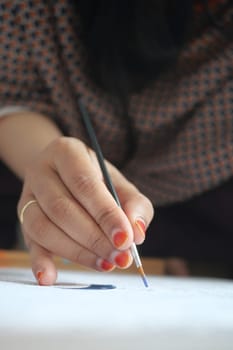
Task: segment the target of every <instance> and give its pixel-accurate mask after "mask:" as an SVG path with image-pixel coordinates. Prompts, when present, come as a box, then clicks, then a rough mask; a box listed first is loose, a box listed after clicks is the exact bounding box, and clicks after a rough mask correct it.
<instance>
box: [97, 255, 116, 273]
mask: <svg viewBox="0 0 233 350" xmlns="http://www.w3.org/2000/svg"><path fill="white" fill-rule="evenodd" d="M96 264H97V266H98V267H99V268H100V269H101V270H103V271H106V272H107V271H111V270H113V269H114V267H115V265H113V264H112V263H110V262H109V261H108V260H106V259H101V258H99V259H98V260H97V263H96Z"/></svg>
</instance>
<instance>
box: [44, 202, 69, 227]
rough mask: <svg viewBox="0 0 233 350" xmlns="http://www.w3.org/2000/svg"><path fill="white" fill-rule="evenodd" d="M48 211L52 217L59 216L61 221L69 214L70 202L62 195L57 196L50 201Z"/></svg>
mask: <svg viewBox="0 0 233 350" xmlns="http://www.w3.org/2000/svg"><path fill="white" fill-rule="evenodd" d="M49 211H50V214H51V216H52V217H53V218H59V220H61V221H62V222H63V221H64V220H66V218H67V217H68V216H69V213H70V211H71V202H70V201H69V200H67V198H66V197H64V196H57V197H56V198H54V199H53V201H52V202H51V203H50V206H49Z"/></svg>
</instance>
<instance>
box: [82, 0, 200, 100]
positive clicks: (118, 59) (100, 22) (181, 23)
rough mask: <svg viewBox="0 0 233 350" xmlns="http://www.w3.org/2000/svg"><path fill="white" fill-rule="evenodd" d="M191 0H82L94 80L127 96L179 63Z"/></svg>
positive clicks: (84, 37)
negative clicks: (177, 61)
mask: <svg viewBox="0 0 233 350" xmlns="http://www.w3.org/2000/svg"><path fill="white" fill-rule="evenodd" d="M192 3H193V1H192V0H180V1H176V0H78V1H76V6H77V8H78V11H79V14H80V18H81V23H82V40H83V42H84V44H85V48H86V50H87V54H88V60H89V65H88V67H89V73H90V75H91V78H92V79H93V80H94V81H95V82H96V83H97V84H98V86H100V87H102V88H103V89H104V90H105V91H108V92H110V93H112V94H113V95H114V96H117V97H119V98H120V99H121V101H122V100H124V99H125V98H127V96H128V95H129V94H130V93H132V92H138V91H140V89H142V88H143V87H145V85H147V84H148V83H149V82H150V81H152V80H154V79H156V78H157V77H158V76H159V74H161V73H162V72H164V71H165V70H166V69H168V68H169V67H170V66H171V65H172V64H173V63H174V62H175V61H176V58H177V56H178V54H179V51H180V48H181V47H182V45H183V43H184V41H185V37H186V34H187V32H188V26H189V24H190V22H191V18H192Z"/></svg>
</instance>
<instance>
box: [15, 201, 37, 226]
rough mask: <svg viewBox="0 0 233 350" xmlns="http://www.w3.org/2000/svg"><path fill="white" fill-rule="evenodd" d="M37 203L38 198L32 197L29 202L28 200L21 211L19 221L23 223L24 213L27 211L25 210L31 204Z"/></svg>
mask: <svg viewBox="0 0 233 350" xmlns="http://www.w3.org/2000/svg"><path fill="white" fill-rule="evenodd" d="M35 203H37V200H36V199H32V200H30V201H29V202H27V203H26V204H25V205H24V206H23V208H22V209H21V212H20V214H19V221H20V223H21V224H23V214H24V213H25V210H26V209H27V208H28V207H29V206H30V205H31V204H35Z"/></svg>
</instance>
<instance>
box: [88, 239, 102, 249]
mask: <svg viewBox="0 0 233 350" xmlns="http://www.w3.org/2000/svg"><path fill="white" fill-rule="evenodd" d="M88 245H89V248H88V249H89V250H91V251H92V252H94V253H98V252H99V251H100V249H101V248H102V247H103V246H104V239H103V237H102V236H98V237H94V238H91V239H89V241H88Z"/></svg>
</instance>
